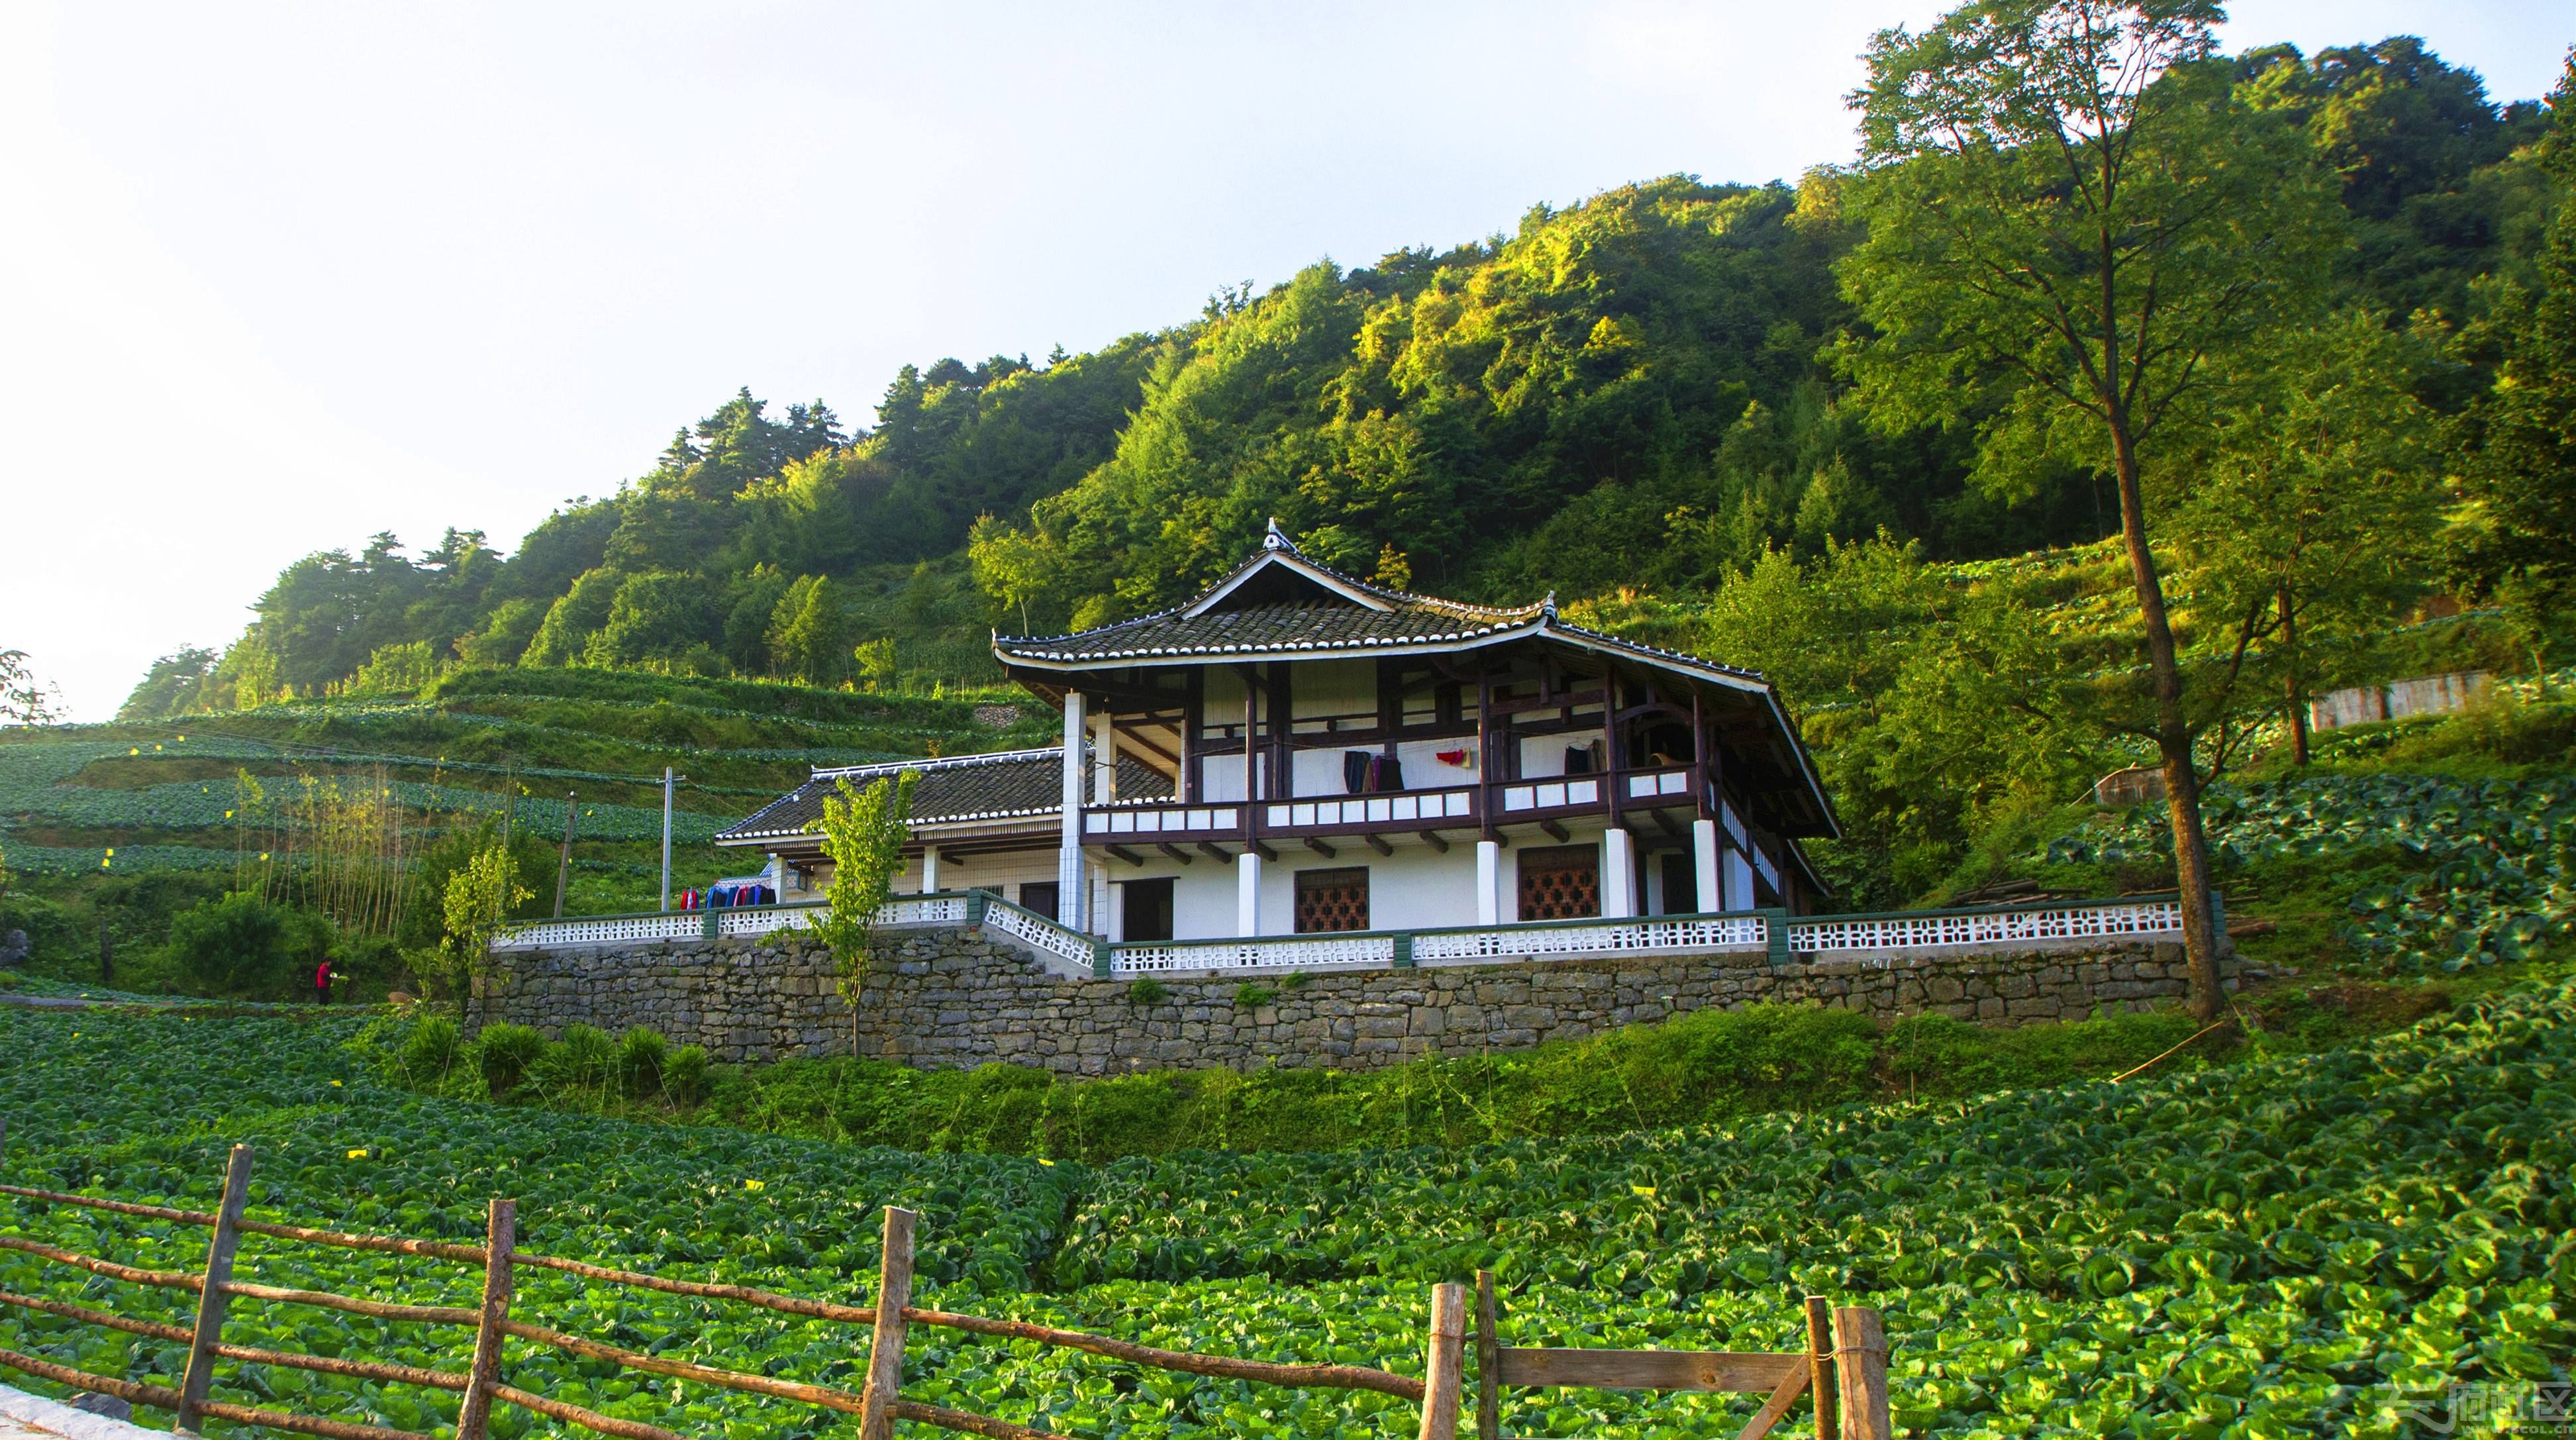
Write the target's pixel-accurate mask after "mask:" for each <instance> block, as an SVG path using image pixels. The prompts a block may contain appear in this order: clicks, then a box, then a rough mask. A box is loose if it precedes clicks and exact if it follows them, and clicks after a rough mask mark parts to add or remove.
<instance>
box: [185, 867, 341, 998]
mask: <svg viewBox="0 0 2576 1440" xmlns="http://www.w3.org/2000/svg"><path fill="white" fill-rule="evenodd" d="M333 938H334V935H333V931H332V929H331V922H329V921H327V920H325V919H323V918H322V917H320V916H318V915H311V914H306V913H304V912H302V911H298V910H290V909H288V908H287V907H285V906H283V905H272V904H270V903H269V902H268V901H266V900H264V899H261V898H260V897H259V896H257V895H253V894H249V893H247V892H242V891H235V892H233V893H232V894H229V895H226V896H224V897H223V898H221V899H219V900H206V901H201V902H199V903H198V904H197V906H196V907H195V908H194V909H189V910H182V911H180V912H179V913H178V914H176V915H174V916H172V917H171V918H170V954H171V957H172V959H174V960H175V961H177V963H178V966H179V973H180V974H181V976H182V977H184V978H185V979H186V981H187V982H188V984H189V985H191V986H192V987H194V988H196V989H198V990H200V991H202V992H205V993H208V994H215V995H247V996H253V997H264V998H266V997H277V996H282V995H286V994H291V993H293V992H294V991H295V990H296V989H297V988H298V986H299V983H300V982H302V981H304V980H305V979H306V977H307V975H308V974H309V972H310V971H311V969H312V967H313V966H314V965H315V964H317V963H318V962H319V961H320V960H321V958H322V956H323V955H325V954H327V953H328V952H329V951H330V948H331V942H332V940H333Z"/></svg>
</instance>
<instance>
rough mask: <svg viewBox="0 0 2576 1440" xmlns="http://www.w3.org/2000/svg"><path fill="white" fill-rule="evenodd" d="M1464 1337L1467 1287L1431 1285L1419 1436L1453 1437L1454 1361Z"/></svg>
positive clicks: (1453, 1439) (1450, 1439)
mask: <svg viewBox="0 0 2576 1440" xmlns="http://www.w3.org/2000/svg"><path fill="white" fill-rule="evenodd" d="M1466 1339H1467V1287H1466V1286H1464V1285H1434V1286H1432V1287H1431V1353H1430V1355H1429V1357H1428V1358H1427V1360H1426V1362H1425V1363H1424V1365H1423V1371H1422V1440H1457V1435H1458V1362H1459V1359H1460V1353H1459V1352H1460V1351H1461V1350H1462V1349H1464V1348H1465V1344H1466Z"/></svg>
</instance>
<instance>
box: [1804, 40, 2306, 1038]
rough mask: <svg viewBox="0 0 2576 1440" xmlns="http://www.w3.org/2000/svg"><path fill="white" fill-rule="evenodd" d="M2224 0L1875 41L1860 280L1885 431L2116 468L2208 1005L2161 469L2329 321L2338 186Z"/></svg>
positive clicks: (2210, 948)
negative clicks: (2258, 95)
mask: <svg viewBox="0 0 2576 1440" xmlns="http://www.w3.org/2000/svg"><path fill="white" fill-rule="evenodd" d="M2220 18H2221V12H2220V10H2219V8H2218V6H2217V5H2216V4H2214V3H2211V0H2131V3H2110V0H1973V3H1971V4H1968V5H1966V6H1963V7H1961V8H1960V9H1958V10H1955V11H1953V12H1951V13H1950V14H1949V15H1947V16H1944V17H1943V18H1942V19H1941V20H1939V21H1938V22H1936V23H1935V24H1934V25H1933V26H1931V27H1930V28H1929V29H1928V30H1926V31H1925V32H1924V33H1923V34H1921V35H1919V36H1918V35H1913V34H1910V33H1908V32H1906V31H1905V30H1903V29H1896V30H1888V31H1883V32H1881V33H1880V34H1879V35H1877V36H1876V37H1874V38H1873V39H1872V41H1871V43H1870V49H1869V57H1868V58H1869V81H1868V83H1867V85H1866V86H1864V87H1863V88H1862V89H1861V90H1860V91H1858V92H1856V93H1855V95H1854V96H1853V97H1852V98H1853V102H1854V104H1855V105H1856V107H1857V108H1858V109H1859V110H1860V112H1861V119H1862V124H1861V129H1862V136H1863V165H1864V167H1865V169H1864V173H1863V175H1862V176H1861V178H1860V180H1859V181H1858V182H1857V183H1855V185H1854V186H1853V187H1852V195H1851V199H1850V203H1851V206H1852V208H1853V209H1854V210H1855V211H1856V212H1857V213H1859V214H1860V215H1862V216H1863V218H1865V219H1866V221H1867V223H1868V226H1869V238H1868V239H1867V240H1866V241H1864V242H1862V243H1861V244H1860V245H1859V246H1858V247H1857V248H1856V249H1855V250H1854V251H1853V252H1852V254H1851V255H1850V256H1849V257H1847V259H1846V260H1845V262H1844V266H1843V270H1842V274H1843V279H1844V284H1845V288H1846V290H1847V292H1848V294H1849V295H1850V296H1851V298H1852V300H1853V301H1854V302H1855V303H1856V304H1857V305H1858V306H1859V307H1860V310H1861V313H1862V315H1863V316H1864V318H1865V319H1866V320H1867V321H1868V323H1869V324H1870V326H1871V327H1872V328H1873V330H1874V331H1875V338H1874V339H1873V340H1871V341H1870V342H1869V343H1866V344H1863V345H1857V346H1855V347H1853V349H1852V350H1851V351H1850V352H1849V353H1848V360H1849V364H1850V368H1851V371H1852V373H1853V375H1854V376H1855V377H1856V378H1857V379H1858V380H1859V381H1860V383H1861V386H1862V388H1863V390H1864V392H1865V393H1866V394H1867V395H1868V396H1869V397H1870V398H1871V400H1872V402H1873V405H1874V407H1875V414H1876V415H1877V417H1878V418H1879V419H1880V420H1881V421H1882V423H1888V424H1896V425H1921V424H1942V425H1955V424H1958V423H1961V422H1962V421H1975V420H1980V417H1981V416H1982V417H1983V418H1982V420H1981V423H1982V425H1983V430H1982V434H1981V441H1982V443H1981V447H1980V454H1979V476H1980V478H1981V480H1983V481H1985V482H1986V483H1988V484H1990V485H1995V486H1999V487H2004V488H2010V487H2012V486H2014V485H2016V484H2026V483H2028V480H2029V477H2030V476H2032V475H2033V474H2034V473H2035V472H2036V471H2037V470H2038V469H2039V468H2040V467H2042V466H2043V465H2045V464H2046V463H2048V462H2050V461H2078V462H2081V463H2085V464H2088V465H2090V466H2092V467H2095V468H2097V469H2100V470H2104V471H2107V472H2108V473H2109V474H2110V475H2111V476H2112V478H2113V479H2114V481H2115V482H2116V486H2117V490H2118V494H2119V501H2120V529H2121V536H2122V540H2123V543H2124V545H2125V547H2126V549H2127V552H2128V559H2129V567H2130V571H2131V577H2132V583H2133V586H2134V589H2135V591H2136V596H2137V605H2138V613H2139V618H2140V621H2141V622H2142V626H2143V629H2144V632H2145V637H2144V638H2145V649H2146V652H2147V653H2146V658H2147V666H2148V671H2149V676H2150V680H2151V684H2152V689H2153V717H2154V718H2153V730H2154V735H2155V742H2156V748H2157V751H2158V753H2159V755H2160V756H2161V757H2162V759H2163V763H2164V773H2165V786H2166V792H2167V795H2168V797H2169V804H2170V807H2171V809H2172V814H2173V823H2174V833H2175V836H2176V843H2175V846H2174V849H2175V854H2176V878H2177V881H2178V883H2179V886H2180V889H2181V892H2182V896H2183V923H2184V934H2185V937H2186V942H2187V946H2188V950H2189V955H2190V973H2191V987H2192V1004H2193V1006H2194V1009H2195V1011H2196V1013H2199V1014H2201V1015H2202V1016H2203V1017H2204V1018H2211V1017H2214V1016H2215V1015H2216V1014H2217V1011H2218V1005H2219V989H2218V939H2219V937H2218V936H2217V935H2216V934H2215V933H2214V931H2213V929H2212V921H2211V912H2210V905H2209V858H2208V845H2207V841H2206V838H2205V836H2204V835H2203V832H2202V827H2201V818H2200V778H2199V774H2198V770H2197V768H2196V766H2195V763H2194V758H2193V734H2192V726H2191V718H2190V714H2189V712H2188V711H2187V709H2186V708H2185V700H2184V693H2183V691H2184V676H2183V670H2182V665H2181V659H2180V654H2179V648H2178V646H2177V645H2176V642H2175V638H2174V627H2173V623H2172V620H2171V617H2170V616H2169V614H2168V611H2167V606H2166V600H2165V594H2164V586H2163V581H2162V579H2161V578H2160V576H2159V575H2158V572H2157V562H2156V556H2155V552H2154V550H2153V549H2152V548H2151V544H2150V539H2151V537H2150V535H2149V531H2148V516H2147V509H2146V492H2145V485H2144V479H2145V476H2146V474H2147V473H2148V471H2149V470H2150V469H2152V468H2154V467H2156V466H2158V465H2159V464H2160V463H2161V462H2162V461H2163V459H2164V456H2165V452H2166V451H2167V450H2168V449H2172V450H2176V451H2177V452H2180V451H2183V450H2185V449H2186V448H2187V445H2186V444H2185V443H2183V442H2187V439H2188V436H2189V435H2190V432H2191V430H2192V428H2193V426H2194V425H2195V424H2196V423H2198V422H2200V421H2201V420H2202V419H2204V418H2205V416H2206V414H2207V411H2208V409H2209V406H2210V403H2211V401H2212V399H2213V396H2212V395H2211V393H2210V391H2211V386H2210V380H2211V376H2212V364H2211V362H2212V361H2213V360H2214V359H2217V358H2219V357H2223V356H2226V355H2228V354H2230V353H2232V352H2234V351H2235V350H2237V349H2238V348H2239V347H2242V346H2245V345H2247V344H2249V343H2250V342H2252V341H2254V340H2255V339H2257V338H2258V337H2260V336H2261V335H2262V334H2264V333H2265V332H2266V331H2267V330H2268V329H2269V328H2271V327H2272V326H2275V325H2277V324H2280V323H2283V322H2284V321H2294V320H2297V319H2300V318H2303V317H2305V316H2306V315H2307V314H2308V313H2309V312H2310V310H2311V308H2312V306H2313V304H2314V300H2315V295H2316V292H2317V290H2318V289H2319V286H2320V284H2321V282H2322V281H2323V279H2324V278H2325V275H2326V273H2327V271H2328V261H2329V259H2330V257H2331V255H2332V254H2333V246H2334V243H2335V234H2336V231H2335V229H2334V226H2333V223H2332V222H2331V221H2330V219H2329V216H2330V214H2331V213H2332V211H2331V208H2330V207H2331V206H2332V203H2333V202H2332V197H2331V195H2330V194H2329V193H2328V191H2327V189H2326V186H2325V183H2324V176H2323V173H2322V171H2321V169H2320V168H2319V167H2318V166H2317V164H2316V163H2315V160H2314V157H2313V152H2312V151H2311V150H2310V149H2309V147H2308V146H2307V144H2306V142H2305V140H2304V139H2303V137H2301V136H2300V135H2299V134H2298V133H2297V131H2296V130H2295V129H2293V128H2292V127H2291V126H2290V125H2289V124H2288V123H2287V122H2286V121H2284V120H2282V119H2280V118H2279V117H2277V116H2274V115H2270V114H2268V113H2265V112H2255V111H2252V110H2250V109H2249V108H2248V107H2245V106H2242V105H2240V104H2237V103H2236V102H2235V101H2234V99H2233V96H2232V94H2231V91H2230V88H2229V76H2228V74H2227V72H2226V70H2225V67H2224V66H2221V65H2215V64H2212V63H2210V60H2211V57H2212V56H2213V55H2214V54H2215V52H2216V42H2215V39H2214V36H2213V34H2212V27H2213V26H2215V25H2216V23H2217V22H2218V21H2219V19H2220Z"/></svg>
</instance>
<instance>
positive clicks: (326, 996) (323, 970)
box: [313, 955, 331, 1005]
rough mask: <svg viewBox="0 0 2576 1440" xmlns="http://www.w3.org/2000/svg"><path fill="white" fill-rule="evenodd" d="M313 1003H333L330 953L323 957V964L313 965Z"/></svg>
mask: <svg viewBox="0 0 2576 1440" xmlns="http://www.w3.org/2000/svg"><path fill="white" fill-rule="evenodd" d="M313 1003H314V1004H316V1005H328V1004H330V1003H331V957H330V956H328V955H325V956H323V957H322V963H321V964H319V965H316V966H314V967H313Z"/></svg>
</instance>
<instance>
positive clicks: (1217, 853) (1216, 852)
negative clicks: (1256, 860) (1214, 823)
mask: <svg viewBox="0 0 2576 1440" xmlns="http://www.w3.org/2000/svg"><path fill="white" fill-rule="evenodd" d="M1199 853H1200V854H1202V855H1205V856H1207V857H1208V858H1210V859H1212V860H1215V861H1218V862H1219V863H1225V862H1229V861H1231V860H1233V859H1234V852H1233V851H1231V850H1228V849H1226V848H1225V847H1224V846H1222V845H1219V844H1217V843H1216V842H1215V841H1213V840H1202V841H1200V842H1199Z"/></svg>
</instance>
